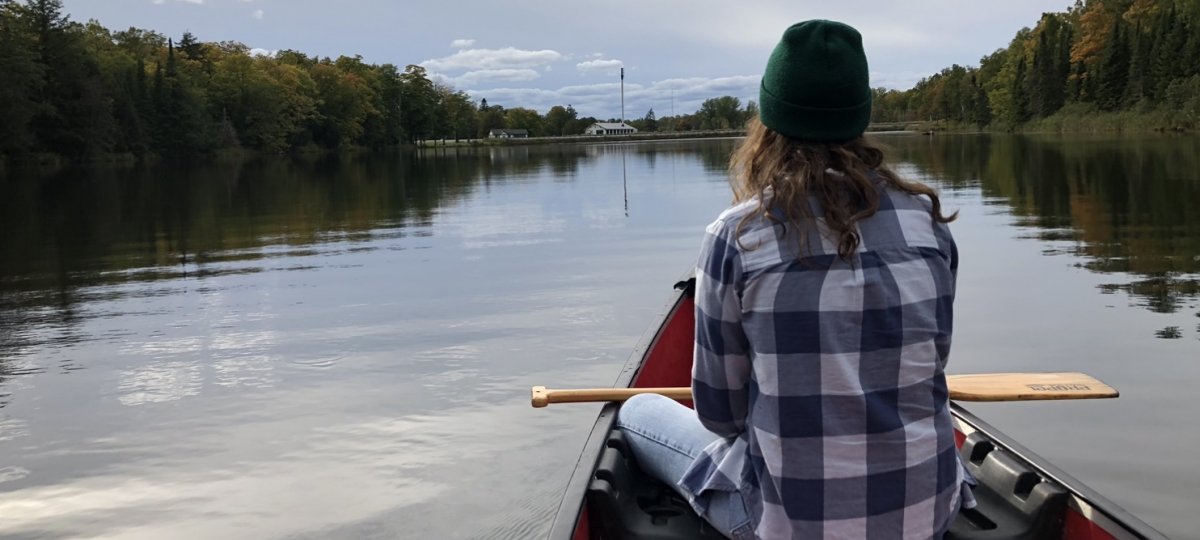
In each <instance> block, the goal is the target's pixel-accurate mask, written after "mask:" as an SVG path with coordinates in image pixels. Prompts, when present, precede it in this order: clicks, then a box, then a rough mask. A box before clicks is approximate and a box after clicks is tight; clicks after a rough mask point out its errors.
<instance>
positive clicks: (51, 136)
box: [0, 0, 746, 159]
mask: <svg viewBox="0 0 1200 540" xmlns="http://www.w3.org/2000/svg"><path fill="white" fill-rule="evenodd" d="M0 74H2V76H3V77H4V80H3V84H0V155H3V156H23V155H29V154H56V155H60V156H65V157H67V158H70V159H90V158H95V157H98V156H103V155H108V154H113V153H117V154H128V155H133V156H139V157H140V156H145V155H160V156H183V155H194V154H204V153H211V152H214V151H218V150H223V149H235V148H246V149H252V150H256V151H264V152H274V153H282V152H290V151H295V150H304V149H309V148H322V149H333V148H344V147H366V148H382V147H389V146H396V145H402V144H410V143H414V142H417V141H422V140H429V139H453V140H459V139H464V138H465V139H470V138H475V137H485V136H487V134H488V133H489V131H490V130H492V129H497V128H510V129H526V130H528V132H529V134H530V135H531V136H561V135H578V134H582V133H583V132H584V130H585V129H586V128H587V127H588V126H590V125H591V124H592V123H593V122H596V121H597V119H596V118H593V117H581V116H580V115H579V114H578V113H577V112H576V111H575V109H574V108H573V107H572V106H570V105H566V106H555V107H552V108H550V109H549V110H548V111H547V112H546V113H545V114H540V113H538V112H537V111H535V110H533V109H528V108H522V107H514V108H507V109H506V108H505V107H503V106H501V105H494V104H488V102H487V100H486V99H482V100H480V101H479V102H478V103H476V102H475V100H474V99H473V98H472V97H471V96H469V95H467V94H466V93H465V92H462V91H459V90H455V89H454V88H452V87H450V86H448V85H444V84H439V83H435V82H433V81H431V80H430V78H429V77H428V74H427V73H426V71H425V69H424V68H422V67H421V66H418V65H408V66H405V67H404V68H403V69H401V68H399V67H398V66H395V65H392V64H381V65H375V64H368V63H366V62H364V61H363V60H362V58H361V57H359V56H353V57H349V56H341V57H338V58H336V59H331V58H327V57H326V58H318V57H314V56H308V55H306V54H304V53H302V52H298V51H294V50H283V51H279V52H276V53H274V54H272V55H269V56H267V55H256V54H253V53H252V52H251V50H250V48H249V47H247V46H246V45H244V44H242V43H238V42H232V41H223V42H204V41H201V40H200V39H199V38H197V37H196V36H195V35H193V34H191V33H184V34H183V35H182V36H180V38H179V39H178V40H175V39H173V38H169V37H167V36H165V35H163V34H161V33H158V32H155V31H152V30H143V29H138V28H129V29H127V30H121V31H112V30H109V29H107V28H105V27H104V26H102V25H101V24H100V23H98V22H96V21H89V22H87V23H79V22H75V21H72V20H70V18H69V16H68V15H66V14H65V13H64V12H63V6H62V2H61V0H25V1H24V2H18V1H16V0H0ZM745 115H746V110H745V109H743V108H742V107H741V105H740V103H739V102H738V100H737V99H736V98H732V97H728V96H726V97H722V98H714V99H712V100H709V101H707V102H705V105H704V106H703V107H701V110H700V111H698V112H697V113H696V114H693V115H680V116H678V117H670V118H663V119H658V118H655V115H654V112H653V110H651V111H650V112H649V113H648V114H647V115H646V116H645V117H643V118H640V119H638V120H635V121H631V123H632V124H634V125H635V126H637V127H639V128H640V129H642V130H648V131H658V130H660V129H662V130H690V129H720V128H731V127H738V126H740V125H741V123H742V122H743V121H744V119H745ZM614 121H616V120H614Z"/></svg>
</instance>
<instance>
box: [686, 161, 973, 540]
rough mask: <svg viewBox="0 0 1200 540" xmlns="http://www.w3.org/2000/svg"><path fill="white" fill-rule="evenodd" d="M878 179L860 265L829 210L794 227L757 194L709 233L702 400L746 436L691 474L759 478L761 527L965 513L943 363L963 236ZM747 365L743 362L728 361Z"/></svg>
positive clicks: (703, 283)
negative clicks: (770, 212)
mask: <svg viewBox="0 0 1200 540" xmlns="http://www.w3.org/2000/svg"><path fill="white" fill-rule="evenodd" d="M878 189H879V192H880V195H881V196H880V198H879V209H878V211H876V212H875V214H874V215H872V216H871V217H868V218H865V219H863V220H861V221H859V222H858V223H857V229H856V230H857V233H858V238H859V244H858V247H857V250H856V252H855V254H854V255H853V257H851V258H850V260H845V259H843V258H842V257H841V256H840V255H839V253H838V245H837V242H836V240H835V238H836V236H835V235H833V234H831V233H830V231H829V230H828V229H827V228H826V227H825V225H824V220H823V219H821V218H814V219H811V220H809V221H808V222H807V223H808V226H796V225H785V223H786V222H781V221H779V220H776V219H772V218H771V217H768V216H765V215H758V214H756V213H755V212H754V209H756V208H759V207H761V205H760V201H759V200H757V199H752V200H749V201H746V202H745V203H743V204H740V205H737V206H735V207H733V208H731V209H729V210H727V211H726V212H725V213H723V214H722V215H721V216H720V217H719V218H718V219H717V221H716V222H714V223H713V224H712V225H710V226H709V228H708V237H707V239H706V242H705V246H706V249H705V251H706V252H707V253H702V255H701V261H702V265H703V264H705V263H704V261H708V263H707V265H708V268H703V267H702V268H701V271H700V273H699V274H700V275H699V276H698V287H697V290H698V294H697V308H698V313H697V314H698V316H699V317H700V320H699V321H698V326H697V330H698V332H700V333H701V334H702V335H701V336H698V338H697V339H698V346H697V349H696V363H695V371H694V372H693V377H694V380H695V383H694V385H693V386H699V387H707V391H704V390H701V391H699V392H698V393H697V398H696V399H697V401H696V410H697V412H698V413H699V414H700V418H701V421H702V422H703V423H705V425H706V426H707V427H709V429H710V430H713V431H715V432H718V433H720V432H721V430H727V431H728V433H729V434H733V433H735V432H737V433H739V434H740V435H738V436H737V439H734V440H730V442H729V444H728V448H710V449H708V451H707V452H706V453H707V455H709V456H711V458H710V459H708V460H704V459H701V460H699V461H697V464H696V466H694V467H693V468H692V469H691V470H690V471H689V473H688V474H687V475H685V477H684V483H685V485H686V487H688V488H690V490H691V491H692V492H693V493H703V492H704V491H706V490H708V489H721V487H723V486H728V485H737V486H741V487H745V486H748V485H749V486H755V487H756V488H757V489H753V490H750V489H743V495H744V496H745V497H746V503H747V506H748V509H749V510H750V514H751V516H752V517H756V518H757V522H756V527H755V530H756V531H757V532H758V534H759V535H760V536H762V537H767V538H774V537H821V536H825V537H866V536H867V535H868V534H867V531H868V530H869V531H871V535H876V534H878V535H880V536H881V537H889V538H899V537H905V538H927V537H932V536H935V535H936V534H938V533H940V532H941V531H942V530H944V527H945V526H948V522H949V519H950V518H951V517H952V516H953V513H954V510H956V509H957V508H958V506H957V505H958V503H959V500H958V497H959V486H960V483H961V481H962V476H961V472H960V471H959V465H958V462H957V457H956V453H955V448H954V438H953V426H952V425H951V420H950V415H949V410H948V409H947V393H946V392H947V390H946V382H945V376H944V373H943V367H944V365H945V361H946V357H947V355H948V353H949V343H950V334H951V328H950V326H951V320H952V315H953V314H952V304H953V297H954V274H955V270H956V267H957V253H956V250H955V246H954V241H953V239H952V238H951V236H950V233H949V230H948V229H947V227H946V225H945V224H943V223H939V222H937V221H936V220H934V219H933V217H932V216H931V212H930V210H931V206H930V203H929V201H928V200H926V199H923V198H920V197H918V196H914V195H911V194H908V193H905V192H902V191H898V190H894V189H888V188H884V187H882V184H880V187H879V188H878ZM810 204H811V208H810V210H811V211H810V212H809V215H812V216H822V215H824V209H823V208H821V207H820V203H818V202H816V201H815V200H811V199H810ZM766 206H770V204H769V202H768V205H766ZM798 236H803V238H799V237H798ZM730 305H736V306H738V313H732V312H730V311H729V306H730ZM734 320H737V321H740V323H738V324H732V323H734ZM743 362H744V363H745V364H747V366H746V367H747V368H748V372H747V371H739V370H730V369H729V368H730V366H736V365H739V364H742V363H743ZM743 379H748V380H743ZM732 403H747V404H748V409H747V410H745V411H744V412H745V414H744V416H742V418H745V420H744V425H741V426H737V425H733V424H731V423H729V422H728V421H727V419H734V418H737V417H738V415H739V411H737V410H734V409H733V408H731V407H730V404H732ZM735 423H736V422H735ZM742 439H744V440H742ZM742 444H744V445H745V447H744V448H735V447H739V446H741V445H742ZM738 475H740V476H741V477H740V478H739V477H738Z"/></svg>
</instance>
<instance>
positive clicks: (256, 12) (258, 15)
mask: <svg viewBox="0 0 1200 540" xmlns="http://www.w3.org/2000/svg"><path fill="white" fill-rule="evenodd" d="M250 16H251V17H254V18H255V19H262V18H263V10H261V9H256V10H254V13H251V14H250Z"/></svg>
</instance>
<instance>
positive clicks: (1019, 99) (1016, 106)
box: [1010, 55, 1030, 124]
mask: <svg viewBox="0 0 1200 540" xmlns="http://www.w3.org/2000/svg"><path fill="white" fill-rule="evenodd" d="M1025 72H1026V69H1025V56H1024V55H1020V56H1019V57H1018V58H1017V67H1016V72H1015V74H1014V75H1013V83H1012V87H1011V88H1010V91H1011V92H1012V120H1013V122H1014V123H1017V124H1020V123H1022V122H1025V121H1027V120H1029V113H1030V108H1029V91H1028V90H1027V88H1028V83H1027V82H1026V79H1027V77H1026V75H1025Z"/></svg>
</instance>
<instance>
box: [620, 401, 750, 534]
mask: <svg viewBox="0 0 1200 540" xmlns="http://www.w3.org/2000/svg"><path fill="white" fill-rule="evenodd" d="M617 427H618V428H619V429H621V431H623V432H625V439H626V440H627V441H629V446H630V449H631V450H632V451H633V455H634V457H635V458H637V462H638V465H640V466H641V468H642V471H643V472H645V473H646V474H649V475H650V476H652V477H654V478H655V479H657V480H659V481H661V482H663V483H664V484H667V485H668V486H671V487H672V488H675V491H678V492H679V494H680V495H682V496H684V497H685V498H686V497H687V496H688V494H687V493H685V492H684V491H683V490H682V489H680V487H679V485H678V482H679V480H680V479H681V478H683V473H685V472H687V470H688V468H689V467H691V466H692V462H694V461H695V460H696V458H698V457H700V453H701V452H702V451H703V450H704V447H706V446H708V445H709V443H711V442H713V441H715V440H717V436H716V435H715V434H713V433H712V432H710V431H708V430H707V429H705V428H704V426H703V425H702V424H700V419H699V418H697V417H696V413H695V412H694V411H692V410H691V409H689V408H687V407H684V406H683V405H680V404H678V403H676V402H675V401H673V400H671V399H670V398H666V397H663V396H660V395H657V394H641V395H637V396H634V397H633V398H630V399H629V400H628V401H626V402H625V404H624V405H622V406H621V409H620V411H619V412H618V413H617ZM705 496H706V497H708V511H707V512H705V513H704V515H702V516H700V517H702V518H704V519H705V521H708V523H709V524H710V525H712V526H713V528H715V529H716V530H717V531H718V532H720V533H721V534H724V535H725V536H728V537H730V538H735V539H738V540H741V539H749V538H754V530H753V527H752V526H751V523H750V515H749V513H748V512H747V511H746V503H745V502H744V501H743V500H742V494H741V493H739V492H736V491H710V492H708V493H706V494H705Z"/></svg>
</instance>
